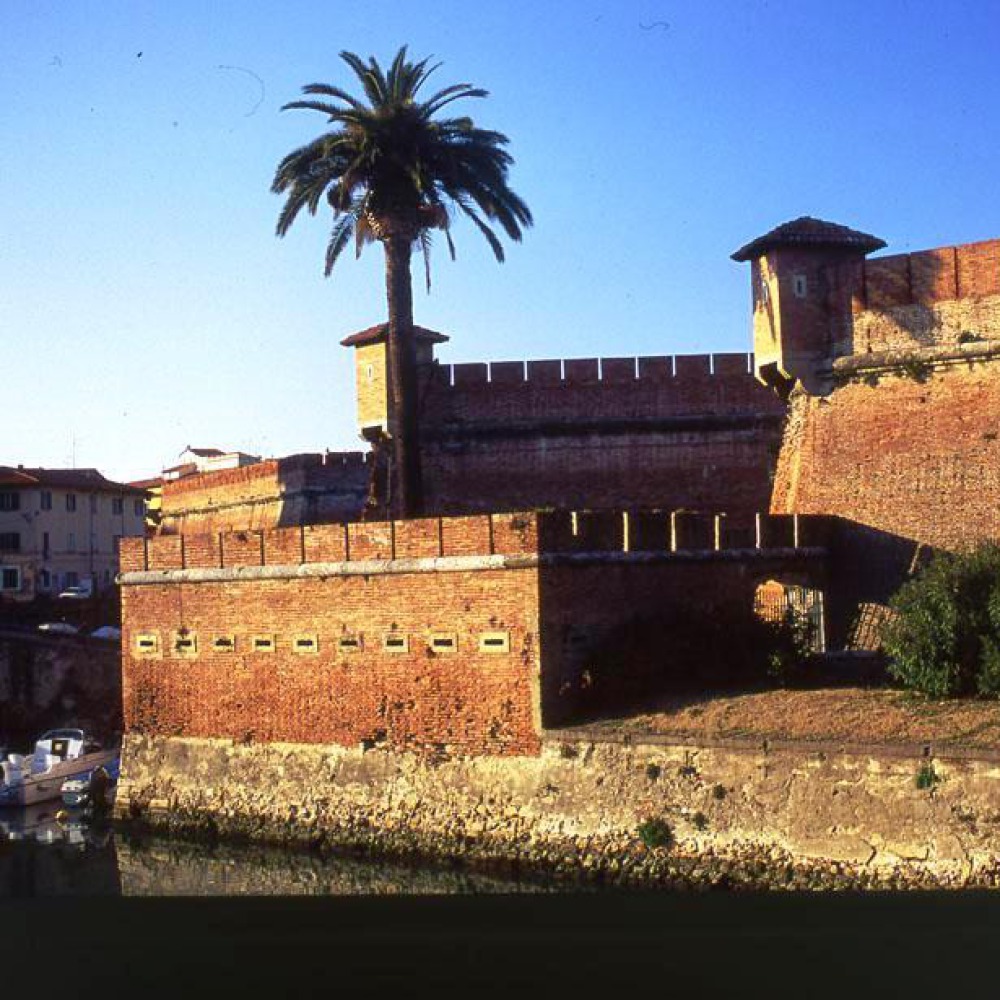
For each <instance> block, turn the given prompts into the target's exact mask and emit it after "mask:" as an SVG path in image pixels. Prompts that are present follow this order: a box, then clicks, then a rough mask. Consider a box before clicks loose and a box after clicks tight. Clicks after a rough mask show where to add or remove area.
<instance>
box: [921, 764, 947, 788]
mask: <svg viewBox="0 0 1000 1000" xmlns="http://www.w3.org/2000/svg"><path fill="white" fill-rule="evenodd" d="M940 780H941V779H940V777H938V773H937V771H935V770H934V765H933V764H931V763H926V764H922V765H921V767H920V770H919V771H917V788H919V789H920V790H921V791H928V790H929V789H931V788H933V787H934V786H935V785H936V784H937V783H938V782H939V781H940Z"/></svg>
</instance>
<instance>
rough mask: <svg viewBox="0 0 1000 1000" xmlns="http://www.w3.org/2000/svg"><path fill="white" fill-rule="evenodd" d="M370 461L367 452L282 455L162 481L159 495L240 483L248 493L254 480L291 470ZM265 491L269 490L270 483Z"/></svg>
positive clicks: (342, 467) (344, 467)
mask: <svg viewBox="0 0 1000 1000" xmlns="http://www.w3.org/2000/svg"><path fill="white" fill-rule="evenodd" d="M370 461H371V456H370V454H368V453H365V452H361V451H338V452H325V453H320V452H316V453H302V454H299V455H288V456H286V457H284V458H267V459H264V460H263V461H262V462H255V463H254V464H253V465H243V466H240V467H239V468H236V469H220V470H217V471H213V472H199V473H196V474H195V475H192V476H184V477H183V478H182V479H174V480H170V481H168V482H166V483H164V484H163V496H164V500H165V502H169V500H170V499H172V498H175V497H180V496H183V495H185V494H189V493H200V492H202V491H213V490H226V489H229V488H231V487H240V486H245V487H248V488H250V490H251V492H252V487H253V484H255V483H266V484H272V483H274V482H275V481H276V480H277V479H278V478H279V477H281V478H283V479H284V478H287V477H288V476H289V475H290V474H293V473H298V472H303V473H309V472H320V473H321V474H322V473H325V472H329V473H330V474H332V475H337V474H338V473H340V472H346V471H349V470H350V471H356V470H358V469H363V468H364V467H365V466H366V465H367V464H368V463H369V462H370ZM267 492H268V493H269V492H271V490H270V486H268V488H267Z"/></svg>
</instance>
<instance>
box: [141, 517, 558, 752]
mask: <svg viewBox="0 0 1000 1000" xmlns="http://www.w3.org/2000/svg"><path fill="white" fill-rule="evenodd" d="M345 534H346V537H345ZM303 545H304V546H305V552H306V555H307V558H309V559H322V560H343V559H346V558H349V559H350V561H358V560H365V559H388V558H390V557H391V555H392V553H393V551H395V554H396V556H397V558H400V559H402V558H419V557H421V556H426V557H431V558H433V557H437V556H439V555H442V554H443V555H446V556H451V555H489V554H490V553H491V552H499V553H508V554H509V553H518V552H534V551H536V548H537V526H536V520H535V518H534V516H533V515H522V516H518V517H503V516H497V517H493V518H485V517H480V518H456V519H454V520H450V521H444V522H442V521H440V520H438V519H437V518H429V519H425V520H420V521H412V522H405V523H404V522H398V523H396V524H388V523H376V524H351V525H348V526H347V530H346V533H345V528H344V526H341V525H321V526H314V527H308V528H304V529H303V528H294V529H276V530H270V531H263V532H255V531H254V532H234V533H228V534H225V535H223V536H222V537H221V538H219V537H218V536H210V535H205V536H182V537H180V536H165V537H160V538H152V539H149V540H148V542H147V543H146V544H144V543H143V540H142V539H129V540H127V544H125V545H124V546H123V553H122V568H123V570H124V571H129V570H132V571H141V570H143V569H150V570H157V569H168V568H175V569H176V568H181V566H182V564H183V565H184V567H186V568H188V569H199V568H214V567H218V566H219V565H220V561H221V562H222V563H224V565H225V566H227V567H231V566H243V565H249V566H253V565H260V564H261V554H262V553H263V558H264V559H265V560H266V562H267V564H268V565H281V564H284V565H296V564H298V563H300V562H301V553H302V551H303ZM220 552H221V560H220V559H219V554H220ZM147 553H148V558H147ZM537 589H538V588H537V570H535V569H532V568H522V569H506V570H500V569H478V570H470V571H463V572H430V573H427V572H423V573H393V574H383V573H379V572H373V573H370V574H367V575H364V576H362V575H337V574H333V575H330V576H328V577H324V578H318V577H312V578H302V579H297V578H296V579H282V580H246V581H233V580H230V581H225V582H199V583H188V582H184V583H178V582H171V583H165V584H155V585H154V584H142V585H137V584H134V583H129V582H128V581H127V580H126V582H125V585H124V586H123V587H122V621H123V645H122V649H123V664H124V669H123V674H124V706H125V709H124V710H125V723H126V727H127V729H128V730H129V731H133V732H143V733H150V734H159V735H171V734H172V735H184V736H213V737H223V738H232V739H242V738H253V739H255V740H260V741H265V742H275V741H287V742H306V743H310V742H318V743H326V742H329V743H338V744H342V745H355V744H357V743H359V742H361V741H363V740H385V742H386V743H387V744H388V745H391V746H394V747H397V748H409V749H418V750H423V751H434V750H440V751H442V752H447V753H491V754H524V753H536V752H537V751H538V748H539V738H538V721H537V717H538V669H539V668H538V624H537V614H538V609H537ZM182 629H186V630H187V633H186V635H188V636H193V637H194V638H195V641H196V644H197V652H196V655H193V656H192V655H180V654H178V653H177V652H176V651H175V650H174V639H175V636H176V634H177V633H178V632H180V631H181V630H182ZM487 632H502V633H506V634H507V635H508V636H509V642H510V650H509V652H504V653H488V652H481V651H480V646H479V642H480V638H481V636H482V635H483V633H487ZM390 633H394V634H401V635H405V636H406V637H407V641H408V643H409V648H408V651H407V652H404V653H399V652H387V651H386V650H385V649H384V648H383V639H384V636H385V635H387V634H390ZM433 633H444V634H448V635H452V636H454V638H455V640H456V643H457V649H456V651H455V652H434V651H432V650H431V649H430V648H429V641H430V637H431V635H432V634H433ZM146 634H155V636H156V637H157V639H158V642H159V655H158V656H153V657H146V656H143V655H139V653H138V647H137V637H138V636H139V635H146ZM260 635H267V636H273V637H274V639H275V649H274V651H273V652H255V651H254V650H253V648H252V641H253V638H254V637H255V636H260ZM220 636H231V637H233V638H234V639H235V649H234V650H233V651H232V652H223V651H217V650H216V649H214V648H213V640H214V639H215V638H216V637H220ZM304 636H309V637H315V638H316V640H317V641H318V650H317V651H316V652H315V653H312V652H307V653H297V652H295V651H294V641H295V639H296V637H304ZM342 636H349V637H352V638H354V639H356V640H357V641H358V642H359V644H360V646H361V648H360V649H357V650H354V649H350V650H348V649H344V648H342V647H341V645H340V639H341V637H342Z"/></svg>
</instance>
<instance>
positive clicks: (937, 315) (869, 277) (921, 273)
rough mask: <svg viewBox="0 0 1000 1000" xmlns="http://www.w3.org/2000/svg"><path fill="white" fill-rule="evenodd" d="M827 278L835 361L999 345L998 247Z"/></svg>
mask: <svg viewBox="0 0 1000 1000" xmlns="http://www.w3.org/2000/svg"><path fill="white" fill-rule="evenodd" d="M832 270H833V274H832V275H831V276H830V284H831V300H832V305H833V310H832V311H833V314H834V316H835V317H836V318H835V320H834V324H835V330H836V331H837V332H836V334H835V341H837V342H839V344H840V346H839V347H838V346H835V348H834V352H835V353H854V354H865V353H868V352H881V351H891V350H902V349H908V348H917V347H933V346H940V347H943V346H954V345H956V344H960V343H968V342H974V341H979V340H995V339H1000V240H988V241H985V242H981V243H968V244H964V245H962V246H952V247H941V248H939V249H935V250H924V251H921V252H919V253H911V254H898V255H894V256H891V257H878V258H874V259H872V260H861V261H856V262H853V263H850V264H845V265H841V266H840V267H835V268H833V269H832Z"/></svg>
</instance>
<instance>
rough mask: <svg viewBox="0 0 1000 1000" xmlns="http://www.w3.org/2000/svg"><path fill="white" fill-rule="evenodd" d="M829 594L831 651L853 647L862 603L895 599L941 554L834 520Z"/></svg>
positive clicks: (910, 540)
mask: <svg viewBox="0 0 1000 1000" xmlns="http://www.w3.org/2000/svg"><path fill="white" fill-rule="evenodd" d="M832 520H833V531H832V533H831V537H830V556H829V580H830V583H829V586H828V590H827V596H826V616H827V623H826V627H827V642H828V647H827V648H828V649H831V650H843V649H846V648H848V646H849V645H850V640H851V638H852V633H853V632H854V630H855V625H856V623H857V619H858V613H859V609H860V608H861V607H862V606H863V605H887V604H888V603H889V600H890V599H891V598H892V595H893V594H895V593H896V591H897V590H899V588H900V587H901V586H902V585H903V584H904V583H905V582H906V581H907V580H908V579H909V578H910V577H911V576H913V574H914V573H916V572H918V571H919V570H920V569H921V568H922V567H923V566H925V565H927V563H928V562H930V560H931V559H933V558H934V556H935V555H936V554H937V553H938V552H939V551H940V550H939V549H936V548H935V547H933V546H930V545H925V544H923V543H921V542H918V541H916V540H915V539H913V538H906V537H904V536H902V535H896V534H893V533H891V532H888V531H881V530H879V529H878V528H872V527H869V526H868V525H865V524H860V523H858V522H857V521H850V520H848V519H847V518H841V517H838V518H833V519H832Z"/></svg>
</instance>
